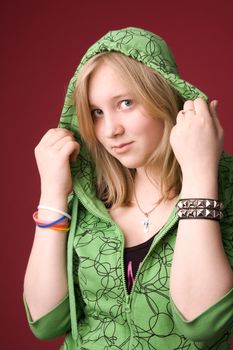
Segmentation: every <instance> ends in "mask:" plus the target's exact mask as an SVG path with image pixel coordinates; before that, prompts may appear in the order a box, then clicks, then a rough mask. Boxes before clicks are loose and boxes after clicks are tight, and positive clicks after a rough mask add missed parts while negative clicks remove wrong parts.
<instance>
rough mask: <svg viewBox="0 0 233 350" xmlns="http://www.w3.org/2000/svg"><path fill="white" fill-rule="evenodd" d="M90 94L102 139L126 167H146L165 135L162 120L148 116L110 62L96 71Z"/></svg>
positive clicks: (95, 121)
mask: <svg viewBox="0 0 233 350" xmlns="http://www.w3.org/2000/svg"><path fill="white" fill-rule="evenodd" d="M88 93H89V104H90V110H91V114H92V117H93V121H94V131H95V135H96V137H97V139H98V140H99V142H100V143H101V144H102V145H103V146H104V148H105V149H106V150H107V151H108V152H109V153H110V154H111V155H112V156H113V157H115V158H117V159H118V160H119V161H120V162H121V163H122V164H123V165H124V166H125V167H127V168H136V169H138V168H142V167H144V165H145V164H146V162H147V160H148V159H149V157H150V156H151V154H152V153H153V152H154V150H155V149H156V147H157V146H158V144H159V142H160V140H161V138H162V134H163V121H161V120H160V119H158V118H152V117H151V116H150V115H148V113H147V112H146V110H145V108H144V106H143V105H142V103H141V102H139V100H138V98H137V96H136V95H135V93H134V92H132V89H131V88H130V86H129V84H127V83H126V82H125V81H124V80H123V79H121V78H120V77H119V74H117V72H116V71H114V69H113V67H112V66H111V65H110V64H106V63H105V64H104V65H103V64H102V65H100V66H99V67H98V68H97V69H96V70H95V71H94V73H93V74H92V76H91V78H90V81H89V91H88Z"/></svg>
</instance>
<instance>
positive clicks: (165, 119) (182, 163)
mask: <svg viewBox="0 0 233 350" xmlns="http://www.w3.org/2000/svg"><path fill="white" fill-rule="evenodd" d="M216 107H217V101H216V100H214V101H211V102H210V103H209V102H208V100H207V97H206V95H204V94H203V93H202V92H201V91H199V90H198V89H197V88H196V87H194V86H192V85H191V84H189V83H188V82H186V81H184V80H182V79H181V78H180V77H179V74H178V71H177V67H176V63H175V61H174V58H173V56H172V54H171V51H170V50H169V48H168V47H167V45H166V43H165V42H164V41H163V39H161V38H160V37H158V36H157V35H155V34H153V33H151V32H148V31H145V30H143V29H138V28H126V29H121V30H115V31H111V32H109V33H107V34H106V35H105V36H104V37H103V38H101V39H100V40H99V41H98V42H97V43H95V44H94V45H93V46H92V47H91V48H90V49H89V50H88V51H87V53H86V54H85V56H84V57H83V59H82V61H81V63H80V65H79V67H78V69H77V72H76V73H75V75H74V77H73V78H72V80H71V82H70V85H69V88H68V93H67V97H66V100H65V105H64V109H63V112H62V117H61V121H60V125H59V128H54V129H50V130H49V131H48V132H46V133H45V135H44V136H43V137H42V139H41V141H40V143H39V144H38V146H37V147H36V149H35V155H36V160H37V164H38V169H39V172H40V177H41V198H40V201H39V206H38V211H37V212H35V213H34V215H33V218H34V220H35V222H36V234H35V240H34V244H33V248H32V252H31V255H30V259H29V263H28V267H27V271H26V275H25V283H24V303H25V308H26V312H27V317H28V322H29V324H30V327H31V329H32V331H33V333H34V334H35V335H36V336H37V337H38V338H41V339H47V338H53V337H57V336H60V335H65V334H66V338H65V342H64V344H63V345H62V347H61V349H63V350H65V349H72V350H76V349H77V350H78V349H80V350H81V349H82V350H84V349H85V350H87V349H88V350H97V349H98V350H103V349H104V350H107V349H114V350H116V349H125V350H126V349H127V350H133V349H134V350H142V349H143V350H147V349H148V350H149V349H157V350H158V349H159V350H161V349H162V350H164V349H168V350H172V349H189V350H194V349H218V350H220V349H229V343H230V337H231V331H232V325H233V288H232V287H233V274H232V266H233V225H232V223H233V188H232V184H233V157H231V156H230V155H228V154H227V153H225V152H223V130H222V128H221V125H220V123H219V120H218V117H217V112H216Z"/></svg>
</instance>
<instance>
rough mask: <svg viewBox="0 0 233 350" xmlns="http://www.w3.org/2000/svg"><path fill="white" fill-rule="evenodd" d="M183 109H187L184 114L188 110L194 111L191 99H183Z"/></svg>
mask: <svg viewBox="0 0 233 350" xmlns="http://www.w3.org/2000/svg"><path fill="white" fill-rule="evenodd" d="M183 110H184V111H187V112H185V114H186V113H188V112H189V111H190V110H191V111H192V110H193V111H194V112H195V106H194V102H193V101H192V100H188V101H185V103H184V107H183Z"/></svg>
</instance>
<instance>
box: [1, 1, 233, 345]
mask: <svg viewBox="0 0 233 350" xmlns="http://www.w3.org/2000/svg"><path fill="white" fill-rule="evenodd" d="M187 4H188V5H187ZM232 6H233V5H232V2H231V1H215V2H214V1H212V0H208V1H199V0H198V1H195V2H187V1H185V0H179V1H164V2H161V1H155V0H153V1H152V0H151V1H150V0H143V1H142V2H139V3H136V1H135V0H128V1H125V0H117V1H111V0H106V1H102V2H101V1H96V2H95V1H84V2H81V1H78V0H76V1H68V0H66V1H65V0H61V1H59V0H57V1H54V0H51V1H46V0H42V1H39V0H37V1H29V0H28V1H23V0H22V1H8V2H5V3H4V5H3V4H2V5H1V8H0V16H1V18H0V29H1V35H2V40H1V44H0V45H1V56H0V57H1V65H0V77H1V106H2V107H1V110H2V112H1V125H2V137H1V150H2V155H1V164H2V170H1V176H2V180H1V184H2V186H1V194H2V197H3V199H2V200H1V205H2V209H1V213H2V214H3V213H4V215H3V218H4V219H6V220H4V221H3V222H4V223H3V228H2V239H1V242H2V249H1V264H0V266H1V268H2V272H1V276H2V277H1V280H2V287H1V301H2V302H3V305H2V307H1V310H2V311H1V314H2V318H1V333H2V335H1V348H2V349H7V350H8V349H10V350H11V349H16V348H17V349H24V350H37V349H38V350H39V349H43V350H47V349H49V350H52V349H54V350H55V349H58V348H59V344H60V343H61V339H59V340H53V341H46V342H41V341H39V340H37V339H35V338H34V336H33V335H32V334H31V333H30V331H29V329H28V326H27V323H26V319H25V315H24V309H23V306H22V286H23V276H24V272H25V267H26V263H27V260H28V255H29V252H30V248H31V244H32V240H33V232H34V223H33V221H32V219H31V215H32V212H33V211H34V210H35V208H36V205H37V201H38V197H39V177H38V174H37V169H36V164H35V161H34V155H33V150H34V147H35V145H36V144H37V143H38V141H39V139H40V138H41V136H42V134H43V133H44V132H45V131H46V130H47V129H48V128H51V127H56V126H57V123H58V119H59V115H60V111H61V107H62V104H63V98H64V95H65V91H66V87H67V84H68V81H69V79H70V77H71V76H72V74H73V72H74V70H75V68H76V66H77V64H78V62H79V60H80V58H81V56H82V54H83V53H84V51H85V50H86V49H87V48H88V46H89V45H90V44H92V43H93V42H94V41H95V40H96V39H98V38H99V37H100V36H101V35H103V34H104V33H105V32H106V31H108V30H110V29H116V28H120V27H125V26H139V27H140V26H141V27H145V28H146V29H149V30H151V31H154V32H156V33H157V34H159V35H161V36H162V37H164V38H165V39H166V40H167V42H168V43H169V44H170V46H171V47H172V48H173V52H174V54H175V56H176V58H177V62H178V64H179V66H180V67H181V73H182V75H183V77H184V78H186V79H187V80H190V81H192V82H193V83H194V84H196V85H197V86H198V87H199V88H200V89H202V90H203V91H205V92H206V93H207V94H208V95H209V96H210V97H211V98H217V99H218V100H219V115H220V120H221V122H222V125H223V126H224V128H225V149H226V150H228V151H230V152H231V153H232V154H233V141H232V131H233V118H232V86H231V83H232V80H233V79H232V78H233V73H232V62H233V45H232V37H233V27H232V18H233V16H232V15H233V11H232V9H233V8H232Z"/></svg>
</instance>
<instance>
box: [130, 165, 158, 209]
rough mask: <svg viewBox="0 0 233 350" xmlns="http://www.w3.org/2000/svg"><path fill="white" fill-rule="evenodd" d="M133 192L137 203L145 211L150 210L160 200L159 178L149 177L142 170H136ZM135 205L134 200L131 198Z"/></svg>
mask: <svg viewBox="0 0 233 350" xmlns="http://www.w3.org/2000/svg"><path fill="white" fill-rule="evenodd" d="M134 191H135V193H136V196H137V199H138V202H139V203H140V205H141V206H142V207H143V208H145V210H146V209H148V210H149V209H150V208H151V207H152V206H153V205H155V203H156V202H157V201H158V200H159V199H160V198H161V192H160V180H159V177H158V176H157V177H156V176H154V177H153V178H152V177H150V176H149V175H148V174H147V173H146V172H145V170H144V169H141V168H140V169H137V172H136V176H135V181H134ZM133 202H134V203H135V198H133Z"/></svg>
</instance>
